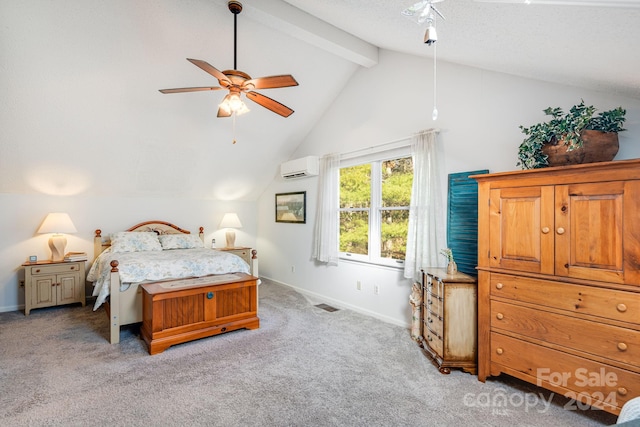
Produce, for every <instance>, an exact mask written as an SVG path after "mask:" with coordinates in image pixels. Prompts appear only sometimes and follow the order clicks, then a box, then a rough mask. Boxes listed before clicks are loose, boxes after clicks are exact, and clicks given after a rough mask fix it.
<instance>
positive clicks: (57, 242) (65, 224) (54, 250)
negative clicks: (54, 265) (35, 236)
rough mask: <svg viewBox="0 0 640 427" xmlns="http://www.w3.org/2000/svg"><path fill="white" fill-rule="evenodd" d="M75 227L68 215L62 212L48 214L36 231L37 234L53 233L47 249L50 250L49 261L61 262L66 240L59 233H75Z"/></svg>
mask: <svg viewBox="0 0 640 427" xmlns="http://www.w3.org/2000/svg"><path fill="white" fill-rule="evenodd" d="M77 232H78V230H76V227H75V225H73V222H72V221H71V218H69V214H66V213H63V212H55V213H50V214H49V215H47V217H46V218H45V219H44V222H43V223H42V225H41V226H40V228H39V229H38V233H40V234H44V233H53V235H52V236H51V237H50V238H49V248H50V249H51V260H52V261H62V260H63V259H64V250H65V248H66V246H67V239H66V238H65V237H64V236H62V235H60V233H77Z"/></svg>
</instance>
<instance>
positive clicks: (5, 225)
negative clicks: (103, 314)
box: [0, 194, 257, 312]
mask: <svg viewBox="0 0 640 427" xmlns="http://www.w3.org/2000/svg"><path fill="white" fill-rule="evenodd" d="M256 205H257V203H256V202H239V201H233V202H231V201H216V200H204V199H202V200H198V199H176V198H118V197H99V198H98V197H80V196H77V197H69V196H44V195H17V194H0V236H2V239H0V312H3V311H11V310H18V309H21V308H23V307H24V289H23V288H20V287H19V281H20V280H21V279H22V278H23V277H24V275H23V272H22V268H21V267H20V265H21V264H22V263H23V262H25V261H28V257H29V255H36V256H37V257H38V259H49V258H50V255H51V253H50V251H49V246H48V244H47V242H48V239H49V236H48V235H40V234H37V231H38V228H39V227H40V224H41V223H42V221H43V220H44V218H45V216H46V215H47V213H49V212H67V213H69V215H70V216H71V219H72V221H73V223H74V225H75V226H76V229H77V230H78V233H76V234H70V235H67V251H85V252H87V253H88V254H89V256H92V255H93V236H94V231H95V230H96V229H98V228H99V229H101V230H102V235H103V236H107V235H108V234H110V233H113V232H116V231H123V230H126V229H127V228H129V227H131V226H133V225H135V224H138V223H140V222H143V221H148V220H162V221H168V222H171V223H173V224H176V225H177V226H179V227H181V228H184V229H186V230H189V231H191V232H192V233H198V229H199V227H204V229H205V230H204V234H205V244H206V245H207V246H210V245H211V239H214V238H215V239H216V243H217V244H218V246H224V242H225V233H224V230H219V229H218V225H219V224H220V221H221V220H222V216H223V215H224V213H225V212H236V213H237V214H238V217H239V218H240V221H241V222H242V226H243V227H242V228H241V229H238V230H236V246H250V247H255V245H256V241H255V236H256V234H257V217H256ZM87 267H88V266H87ZM90 292H91V286H90V285H88V286H87V293H88V295H90Z"/></svg>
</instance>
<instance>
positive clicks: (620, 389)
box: [618, 387, 627, 396]
mask: <svg viewBox="0 0 640 427" xmlns="http://www.w3.org/2000/svg"><path fill="white" fill-rule="evenodd" d="M618 394H619V395H620V396H626V395H627V389H626V388H624V387H618Z"/></svg>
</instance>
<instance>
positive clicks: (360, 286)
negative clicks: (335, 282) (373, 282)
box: [356, 280, 362, 291]
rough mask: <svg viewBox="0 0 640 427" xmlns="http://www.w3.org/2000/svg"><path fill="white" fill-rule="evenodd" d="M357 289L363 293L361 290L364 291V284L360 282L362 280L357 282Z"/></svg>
mask: <svg viewBox="0 0 640 427" xmlns="http://www.w3.org/2000/svg"><path fill="white" fill-rule="evenodd" d="M356 289H357V290H359V291H361V290H362V283H361V282H360V280H358V281H357V282H356Z"/></svg>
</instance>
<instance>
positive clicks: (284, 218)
mask: <svg viewBox="0 0 640 427" xmlns="http://www.w3.org/2000/svg"><path fill="white" fill-rule="evenodd" d="M276 222H289V223H293V224H305V223H306V222H307V192H306V191H298V192H295V193H279V194H276Z"/></svg>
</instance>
